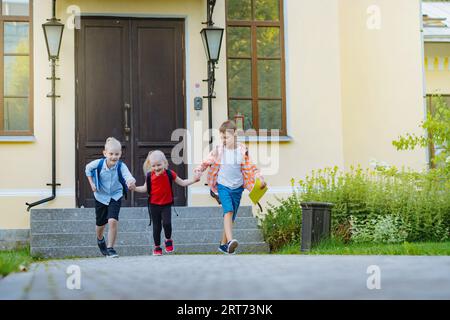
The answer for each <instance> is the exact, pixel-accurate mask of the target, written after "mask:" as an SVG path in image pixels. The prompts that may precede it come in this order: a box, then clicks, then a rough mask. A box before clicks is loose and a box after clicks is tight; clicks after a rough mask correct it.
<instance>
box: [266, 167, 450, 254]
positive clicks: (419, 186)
mask: <svg viewBox="0 0 450 320" xmlns="http://www.w3.org/2000/svg"><path fill="white" fill-rule="evenodd" d="M291 182H292V185H293V187H296V186H297V189H298V191H294V192H293V194H292V195H291V196H290V197H288V198H287V199H282V200H280V199H278V201H279V202H280V203H279V204H278V205H277V206H274V205H270V206H269V210H268V214H267V215H266V216H265V218H264V220H263V221H262V227H263V232H264V237H265V240H266V241H267V242H268V243H269V244H270V246H271V248H272V249H274V250H277V249H278V248H280V247H282V246H283V245H286V244H289V243H293V242H294V241H300V238H301V234H300V233H301V206H300V203H301V202H303V201H320V202H331V203H333V204H334V206H333V209H332V235H333V237H335V238H338V239H340V240H341V241H347V242H348V241H352V240H353V241H359V242H360V241H363V239H367V241H377V242H401V241H408V242H417V241H445V240H447V239H449V238H450V174H449V173H448V171H446V170H445V169H444V168H438V169H433V170H429V171H427V172H423V173H418V172H413V171H407V170H404V169H402V170H398V169H397V168H395V167H388V166H385V165H384V166H376V167H375V169H364V170H363V169H362V168H361V167H360V166H358V167H351V168H350V170H349V171H347V172H342V171H339V169H338V167H334V168H325V169H321V170H317V171H313V172H312V173H311V175H309V176H307V177H306V178H305V179H304V180H300V181H298V182H297V185H296V183H295V181H294V180H293V181H291ZM351 219H352V220H351ZM352 221H353V225H352ZM355 230H356V231H355Z"/></svg>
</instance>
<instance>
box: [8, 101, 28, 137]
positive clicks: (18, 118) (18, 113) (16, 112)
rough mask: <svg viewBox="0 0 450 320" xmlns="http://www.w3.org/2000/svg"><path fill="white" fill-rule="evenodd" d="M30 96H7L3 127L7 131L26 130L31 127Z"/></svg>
mask: <svg viewBox="0 0 450 320" xmlns="http://www.w3.org/2000/svg"><path fill="white" fill-rule="evenodd" d="M28 108H29V103H28V98H5V99H4V109H3V116H4V120H3V128H4V130H5V131H26V130H30V127H29V112H28V110H29V109H28Z"/></svg>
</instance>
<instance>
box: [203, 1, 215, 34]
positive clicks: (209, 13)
mask: <svg viewBox="0 0 450 320" xmlns="http://www.w3.org/2000/svg"><path fill="white" fill-rule="evenodd" d="M215 6H216V0H207V1H206V19H207V20H206V22H202V24H206V25H207V26H208V27H212V26H213V25H214V22H213V20H212V17H213V13H214V7H215Z"/></svg>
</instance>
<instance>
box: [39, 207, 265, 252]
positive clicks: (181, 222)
mask: <svg viewBox="0 0 450 320" xmlns="http://www.w3.org/2000/svg"><path fill="white" fill-rule="evenodd" d="M148 223H149V218H148V211H147V208H122V209H121V211H120V215H119V232H118V235H117V241H116V244H115V246H114V248H115V249H116V250H117V252H118V253H119V255H121V256H134V255H148V254H150V253H151V249H152V247H153V235H152V232H153V230H152V229H153V228H152V226H148ZM172 228H173V236H172V238H173V240H174V243H175V250H176V252H178V253H197V254H198V253H217V252H218V244H219V241H220V239H221V238H222V233H223V218H222V208H221V207H176V208H173V209H172ZM107 230H108V228H106V231H107ZM233 236H234V238H236V239H237V240H238V241H239V248H238V252H242V253H243V252H248V253H250V252H252V253H267V252H269V247H268V245H267V244H266V243H264V241H263V237H262V232H261V230H260V229H259V227H258V220H257V219H256V218H254V217H253V215H252V211H251V207H241V208H240V209H239V212H238V219H237V220H236V223H235V225H234V228H233ZM105 237H107V233H106V234H105ZM30 238H31V241H30V244H31V253H32V254H33V255H40V256H44V257H51V258H64V257H98V256H101V254H100V251H99V249H98V247H97V242H96V236H95V210H94V209H92V208H80V209H32V210H31V235H30ZM161 239H162V240H163V239H164V232H162V233H161Z"/></svg>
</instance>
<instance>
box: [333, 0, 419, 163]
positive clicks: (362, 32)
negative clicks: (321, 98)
mask: <svg viewBox="0 0 450 320" xmlns="http://www.w3.org/2000/svg"><path fill="white" fill-rule="evenodd" d="M339 4H340V34H341V72H342V108H343V132H344V157H345V165H346V167H349V166H350V165H352V164H358V163H359V164H361V165H363V166H366V167H367V166H368V165H369V161H370V159H376V160H378V161H385V162H387V163H388V164H391V165H395V166H398V167H399V166H402V165H405V166H409V167H412V168H415V169H422V168H424V167H425V166H426V163H427V156H426V151H425V149H419V150H415V151H401V152H400V151H397V150H396V149H395V148H394V147H393V146H392V143H391V142H392V140H395V139H397V137H398V136H399V135H401V134H405V133H407V132H409V133H419V134H420V133H421V132H420V130H419V124H420V122H421V121H422V120H423V119H424V101H423V95H424V84H423V49H422V38H421V32H420V30H421V14H420V12H421V11H420V5H421V3H420V1H419V0H395V1H392V0H340V1H339ZM377 16H378V17H379V19H378V18H377ZM377 20H379V24H378V23H377Z"/></svg>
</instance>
